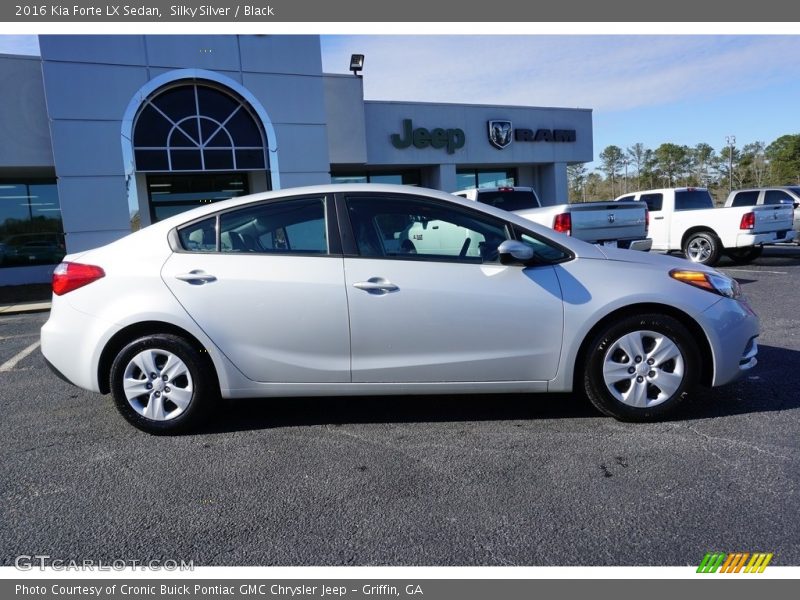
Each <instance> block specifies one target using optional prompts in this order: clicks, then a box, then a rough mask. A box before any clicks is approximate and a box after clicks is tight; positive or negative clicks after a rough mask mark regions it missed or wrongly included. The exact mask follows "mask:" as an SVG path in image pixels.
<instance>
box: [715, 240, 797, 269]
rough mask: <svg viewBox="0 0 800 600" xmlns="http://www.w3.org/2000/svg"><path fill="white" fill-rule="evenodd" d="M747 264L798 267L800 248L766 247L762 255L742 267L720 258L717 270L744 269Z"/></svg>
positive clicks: (788, 245)
mask: <svg viewBox="0 0 800 600" xmlns="http://www.w3.org/2000/svg"><path fill="white" fill-rule="evenodd" d="M748 264H750V265H756V266H761V267H792V266H797V265H800V246H798V245H797V244H784V245H776V246H767V247H765V248H764V253H763V254H762V255H761V256H759V257H758V258H757V259H755V260H754V261H753V262H751V263H747V264H744V265H741V264H737V263H735V262H733V261H732V260H731V259H730V258H728V257H727V256H724V255H723V256H722V257H721V258H720V259H719V263H718V264H717V265H716V266H717V268H721V269H725V268H744V269H746V268H747V266H748Z"/></svg>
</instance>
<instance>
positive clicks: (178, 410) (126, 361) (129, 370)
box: [110, 334, 217, 434]
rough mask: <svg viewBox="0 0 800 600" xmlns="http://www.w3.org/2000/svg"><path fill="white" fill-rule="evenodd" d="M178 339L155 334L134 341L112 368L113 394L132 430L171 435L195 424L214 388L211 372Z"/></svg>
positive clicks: (211, 397) (119, 355) (203, 415)
mask: <svg viewBox="0 0 800 600" xmlns="http://www.w3.org/2000/svg"><path fill="white" fill-rule="evenodd" d="M207 362H208V361H207V360H205V359H204V358H203V357H202V356H201V355H200V353H199V352H198V351H197V350H196V349H195V348H194V347H193V346H192V345H191V344H189V342H187V341H186V340H185V339H183V338H182V337H178V336H176V335H170V334H155V335H147V336H144V337H141V338H139V339H137V340H134V341H132V342H131V343H129V344H128V345H127V346H125V347H124V348H123V349H122V350H120V352H119V354H117V357H116V358H115V359H114V362H113V364H112V365H111V377H110V383H111V386H110V387H111V393H112V395H113V397H114V402H115V403H116V405H117V409H118V410H119V412H120V413H121V414H122V416H123V417H125V419H126V420H127V421H128V422H129V423H131V424H132V425H133V426H134V427H137V428H138V429H141V430H142V431H146V432H148V433H153V434H170V433H178V432H182V431H185V430H187V429H190V428H193V427H195V426H197V425H198V424H199V423H200V422H201V421H202V420H203V419H204V418H205V417H206V415H207V413H208V410H209V408H210V405H211V403H212V402H213V398H214V395H215V390H216V389H217V385H216V382H215V381H214V379H213V378H212V375H211V374H212V373H213V369H212V368H210V366H209V365H208V364H207Z"/></svg>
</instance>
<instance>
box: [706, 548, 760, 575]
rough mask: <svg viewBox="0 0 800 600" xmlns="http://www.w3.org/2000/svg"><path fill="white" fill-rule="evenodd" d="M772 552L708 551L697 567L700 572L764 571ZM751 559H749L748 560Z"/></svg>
mask: <svg viewBox="0 0 800 600" xmlns="http://www.w3.org/2000/svg"><path fill="white" fill-rule="evenodd" d="M772 556H773V554H772V552H770V553H766V552H754V553H752V554H750V553H749V552H734V553H733V554H726V553H725V552H707V553H706V555H705V556H704V557H703V560H702V561H701V562H700V566H699V567H697V572H698V573H763V572H764V569H766V568H767V565H768V564H769V563H770V561H771V560H772ZM748 559H749V561H748Z"/></svg>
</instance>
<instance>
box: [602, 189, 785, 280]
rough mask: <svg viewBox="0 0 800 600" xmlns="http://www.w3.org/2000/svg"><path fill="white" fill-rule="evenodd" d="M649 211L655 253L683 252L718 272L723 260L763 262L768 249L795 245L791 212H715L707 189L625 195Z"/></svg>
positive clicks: (750, 209)
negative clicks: (787, 243)
mask: <svg viewBox="0 0 800 600" xmlns="http://www.w3.org/2000/svg"><path fill="white" fill-rule="evenodd" d="M629 200H634V201H640V202H643V203H645V204H647V207H648V208H649V209H650V218H651V220H652V221H651V225H650V237H651V238H652V239H653V250H661V251H664V252H673V251H682V252H683V253H684V254H685V255H686V258H688V259H689V260H691V261H693V262H697V263H701V264H704V265H709V266H713V265H715V264H716V263H717V261H719V259H720V257H721V256H722V255H723V254H727V255H728V256H729V257H730V258H731V259H732V260H733V261H734V262H737V263H740V264H741V263H747V262H750V261H751V260H754V259H756V258H758V256H759V255H760V254H761V250H762V245H763V244H774V243H776V242H784V241H792V240H793V239H794V231H793V230H792V217H793V210H792V206H784V205H774V206H742V207H730V208H714V201H713V200H712V198H711V194H709V193H708V190H707V189H706V188H686V187H685V188H664V189H659V190H645V191H641V192H636V193H634V194H626V195H623V196H620V197H619V198H617V201H620V202H621V201H629Z"/></svg>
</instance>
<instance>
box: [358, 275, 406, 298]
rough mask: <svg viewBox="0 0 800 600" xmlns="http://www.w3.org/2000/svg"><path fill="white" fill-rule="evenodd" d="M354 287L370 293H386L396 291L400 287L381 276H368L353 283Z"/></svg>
mask: <svg viewBox="0 0 800 600" xmlns="http://www.w3.org/2000/svg"><path fill="white" fill-rule="evenodd" d="M353 287H354V288H358V289H359V290H364V291H365V292H368V293H370V294H378V295H382V294H388V293H389V292H396V291H397V290H399V289H400V288H399V287H397V286H396V285H395V284H393V283H392V282H391V281H388V280H386V279H384V278H383V277H370V278H369V279H367V280H366V281H357V282H356V283H354V284H353Z"/></svg>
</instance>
